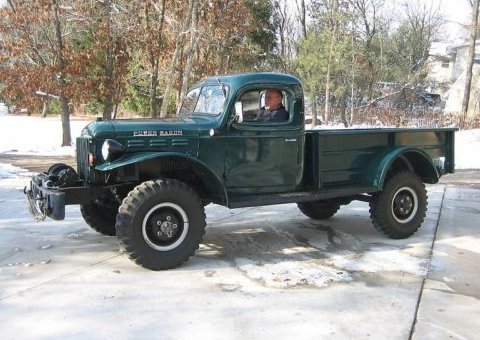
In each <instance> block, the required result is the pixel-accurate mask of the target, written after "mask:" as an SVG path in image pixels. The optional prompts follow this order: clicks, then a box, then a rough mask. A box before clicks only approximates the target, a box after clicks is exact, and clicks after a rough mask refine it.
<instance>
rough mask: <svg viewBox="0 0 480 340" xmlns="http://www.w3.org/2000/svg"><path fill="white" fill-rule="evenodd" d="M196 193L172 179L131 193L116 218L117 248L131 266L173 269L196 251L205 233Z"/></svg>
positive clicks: (142, 187) (201, 208) (203, 212)
mask: <svg viewBox="0 0 480 340" xmlns="http://www.w3.org/2000/svg"><path fill="white" fill-rule="evenodd" d="M205 225H206V223H205V211H204V208H203V204H202V200H201V199H200V197H199V196H198V195H197V193H196V192H195V191H194V190H193V189H192V188H190V187H189V186H188V185H186V184H185V183H183V182H180V181H177V180H174V179H162V180H155V181H148V182H144V183H142V184H140V185H139V186H137V187H136V188H135V189H133V190H132V191H131V192H130V193H129V194H128V196H127V197H126V198H125V199H124V200H123V203H122V205H121V206H120V209H119V213H118V215H117V223H116V229H117V237H118V239H119V242H120V245H121V246H122V247H123V248H124V249H125V251H126V253H127V254H128V256H129V257H130V259H132V260H133V261H134V262H135V263H137V264H139V265H140V266H142V267H145V268H148V269H152V270H162V269H170V268H175V267H177V266H179V265H180V264H182V263H183V262H185V261H186V260H187V259H188V258H189V257H190V256H192V255H193V253H194V252H195V250H197V248H198V246H199V244H200V241H201V240H202V237H203V234H204V232H205Z"/></svg>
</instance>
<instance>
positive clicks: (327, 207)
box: [297, 201, 340, 220]
mask: <svg viewBox="0 0 480 340" xmlns="http://www.w3.org/2000/svg"><path fill="white" fill-rule="evenodd" d="M297 206H298V209H300V211H301V212H302V213H303V214H304V215H305V216H308V217H310V218H313V219H316V220H324V219H327V218H330V217H332V216H333V215H335V213H336V212H337V211H338V209H340V205H339V204H337V203H333V202H329V201H314V202H303V203H297Z"/></svg>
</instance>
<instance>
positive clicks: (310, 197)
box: [228, 187, 378, 209]
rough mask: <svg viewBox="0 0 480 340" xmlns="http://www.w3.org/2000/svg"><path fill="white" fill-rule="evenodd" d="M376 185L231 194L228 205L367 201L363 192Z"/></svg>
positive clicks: (372, 188) (242, 206) (371, 189)
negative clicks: (336, 199)
mask: <svg viewBox="0 0 480 340" xmlns="http://www.w3.org/2000/svg"><path fill="white" fill-rule="evenodd" d="M377 191H378V189H377V188H375V187H348V188H340V189H338V188H337V189H324V190H319V191H304V192H286V193H279V194H268V195H235V196H229V204H228V207H229V208H231V209H234V208H245V207H258V206H262V205H274V204H286V203H298V202H309V201H318V200H326V199H331V198H342V197H353V199H356V200H360V201H366V200H367V199H366V197H365V196H364V195H362V194H366V193H372V192H377Z"/></svg>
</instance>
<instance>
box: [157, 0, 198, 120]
mask: <svg viewBox="0 0 480 340" xmlns="http://www.w3.org/2000/svg"><path fill="white" fill-rule="evenodd" d="M195 1H197V0H189V1H188V11H187V17H186V18H185V21H184V22H183V24H182V27H181V29H180V32H179V34H178V37H177V43H176V46H175V52H174V53H173V56H172V60H171V62H170V68H169V70H168V73H167V78H166V80H167V84H166V86H165V92H164V93H163V100H162V107H161V108H160V118H164V117H166V116H167V108H168V101H169V97H170V93H171V92H172V87H173V82H174V81H175V68H176V67H177V63H178V60H179V57H180V52H181V50H182V49H183V44H184V41H185V35H186V34H187V32H186V31H187V29H188V28H189V27H190V22H191V20H192V12H193V11H192V8H193V4H194V2H195Z"/></svg>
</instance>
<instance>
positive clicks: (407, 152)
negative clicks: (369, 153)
mask: <svg viewBox="0 0 480 340" xmlns="http://www.w3.org/2000/svg"><path fill="white" fill-rule="evenodd" d="M372 165H373V169H372V168H371V169H370V170H373V171H372V172H370V173H372V174H374V176H373V177H371V178H370V181H369V183H371V184H373V186H374V187H376V188H377V189H378V190H383V186H384V185H385V180H386V178H387V175H388V173H389V172H390V171H391V170H394V169H395V168H397V167H398V168H402V169H407V170H409V171H411V172H414V173H416V174H417V175H418V176H420V178H421V179H422V180H423V182H425V183H430V184H433V183H437V182H438V180H439V178H440V176H439V174H438V171H437V169H436V167H435V164H434V163H433V161H432V159H431V157H430V156H429V155H428V154H427V153H426V152H425V151H423V150H420V149H417V148H408V147H405V148H398V149H395V150H390V151H387V152H385V153H383V154H381V155H379V157H378V158H377V161H376V162H373V164H372Z"/></svg>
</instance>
